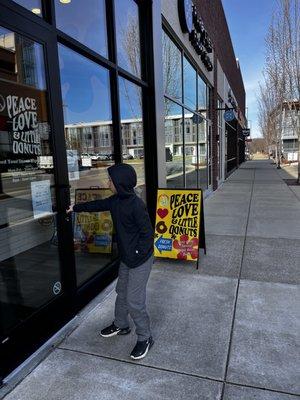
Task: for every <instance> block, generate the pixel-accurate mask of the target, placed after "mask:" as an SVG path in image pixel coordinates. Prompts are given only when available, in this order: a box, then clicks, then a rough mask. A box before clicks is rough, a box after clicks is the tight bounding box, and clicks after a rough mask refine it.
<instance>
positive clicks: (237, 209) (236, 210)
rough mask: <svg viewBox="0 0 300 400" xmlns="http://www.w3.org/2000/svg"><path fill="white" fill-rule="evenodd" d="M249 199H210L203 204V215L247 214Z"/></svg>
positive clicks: (242, 215)
mask: <svg viewBox="0 0 300 400" xmlns="http://www.w3.org/2000/svg"><path fill="white" fill-rule="evenodd" d="M249 204H250V200H246V201H236V200H235V199H233V200H231V201H230V200H225V201H224V200H223V199H212V200H211V201H210V202H209V203H208V204H206V206H205V215H210V216H216V215H220V216H235V215H236V216H241V217H244V216H245V215H247V214H248V210H249Z"/></svg>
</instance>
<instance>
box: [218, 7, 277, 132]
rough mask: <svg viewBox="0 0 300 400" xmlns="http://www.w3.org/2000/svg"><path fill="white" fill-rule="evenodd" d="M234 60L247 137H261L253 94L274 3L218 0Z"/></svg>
mask: <svg viewBox="0 0 300 400" xmlns="http://www.w3.org/2000/svg"><path fill="white" fill-rule="evenodd" d="M222 3H223V7H224V11H225V15H226V19H227V23H228V27H229V31H230V34H231V40H232V43H233V48H234V51H235V56H236V58H238V59H239V62H240V67H241V71H242V75H243V80H244V85H245V90H246V106H247V107H248V120H250V121H251V122H249V125H250V127H251V137H261V133H260V130H259V127H258V123H257V94H258V89H259V82H262V80H263V75H262V70H263V67H264V62H265V37H266V34H267V31H268V27H269V24H270V22H271V18H272V13H273V11H274V10H275V8H276V4H277V0H222Z"/></svg>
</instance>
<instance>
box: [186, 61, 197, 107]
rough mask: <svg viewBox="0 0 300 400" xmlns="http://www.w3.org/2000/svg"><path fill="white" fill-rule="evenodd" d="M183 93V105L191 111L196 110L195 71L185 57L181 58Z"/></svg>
mask: <svg viewBox="0 0 300 400" xmlns="http://www.w3.org/2000/svg"><path fill="white" fill-rule="evenodd" d="M183 93H184V101H183V103H184V104H185V105H186V106H188V107H190V108H191V109H192V110H196V103H197V96H196V70H195V68H194V67H192V65H191V64H190V63H189V62H188V60H187V59H186V58H185V57H184V58H183Z"/></svg>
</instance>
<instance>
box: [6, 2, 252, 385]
mask: <svg viewBox="0 0 300 400" xmlns="http://www.w3.org/2000/svg"><path fill="white" fill-rule="evenodd" d="M82 9H84V13H82ZM79 28H80V29H79ZM245 127H246V118H245V90H244V84H243V79H242V75H241V70H240V66H239V63H238V62H237V60H236V57H235V54H234V51H233V46H232V42H231V38H230V33H229V30H228V26H227V22H226V18H225V15H224V10H223V7H222V2H221V0H193V1H192V0H190V1H186V0H156V1H150V0H149V1H148V0H144V1H140V0H89V1H88V2H86V1H83V0H76V1H75V0H71V1H69V2H63V1H60V0H52V1H48V0H15V1H13V0H1V4H0V211H1V214H0V352H1V357H0V384H1V383H5V382H6V380H7V379H9V378H7V377H9V374H10V373H11V372H12V371H13V370H14V369H15V368H16V367H18V366H19V365H20V364H21V363H22V362H23V361H24V360H26V358H28V357H29V356H30V355H31V354H32V353H33V352H34V351H35V350H37V349H38V348H39V347H40V346H41V345H42V344H43V343H45V341H46V340H47V339H48V338H50V337H51V336H52V335H53V334H55V333H56V332H57V331H58V330H59V329H61V328H62V327H63V326H64V325H65V324H66V323H67V322H68V321H70V320H71V319H72V318H74V317H75V316H76V314H77V313H78V311H79V310H80V309H81V308H82V307H83V306H84V305H86V304H87V303H88V302H89V301H90V300H91V299H93V298H94V297H95V296H96V295H97V294H99V292H100V291H101V290H103V289H104V288H105V287H106V286H107V285H108V284H109V283H110V282H112V281H113V280H114V279H115V277H116V275H117V267H118V251H117V247H116V244H115V237H114V234H113V233H112V232H111V231H110V233H111V236H108V233H107V232H108V231H107V226H109V223H108V221H107V220H106V221H105V223H104V224H101V226H100V228H99V223H98V224H95V223H94V222H93V221H92V222H91V223H90V228H91V230H92V232H91V234H86V233H85V232H83V230H82V229H81V230H80V229H78V225H77V220H76V217H75V216H74V217H70V216H69V215H67V214H66V209H67V208H68V207H69V205H70V203H74V202H76V201H81V200H82V199H88V198H97V197H98V198H101V197H105V196H108V195H109V192H108V191H107V172H106V169H107V167H109V166H110V165H113V164H116V163H120V162H125V163H129V164H131V165H132V166H133V168H134V169H135V170H136V173H137V177H138V185H137V193H138V195H139V196H141V197H142V198H143V199H144V200H145V202H146V203H147V207H148V210H149V213H150V216H151V218H152V221H154V217H155V207H156V191H157V189H158V188H159V187H161V188H162V187H167V188H185V189H188V188H201V189H203V192H204V195H205V196H207V195H209V194H210V193H211V192H212V191H214V190H216V189H217V188H218V186H219V185H221V184H222V182H224V180H225V179H227V177H228V176H229V175H230V174H231V173H232V172H233V171H234V170H235V169H236V168H238V167H239V165H240V164H241V163H242V162H243V161H244V150H245V139H244V136H243V134H242V129H243V128H245ZM106 219H109V216H106ZM87 220H88V218H87ZM96 225H97V226H98V228H97V229H98V230H97V229H96V228H95V226H96ZM103 231H104V232H103ZM108 238H109V240H108ZM104 242H105V243H106V244H105V246H104V245H103V247H105V249H104V248H102V247H101V246H102V245H101V243H104ZM87 244H88V245H87ZM108 244H109V245H108Z"/></svg>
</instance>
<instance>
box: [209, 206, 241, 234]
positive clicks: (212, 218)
mask: <svg viewBox="0 0 300 400" xmlns="http://www.w3.org/2000/svg"><path fill="white" fill-rule="evenodd" d="M204 213H205V232H206V233H207V234H210V235H230V236H245V234H246V226H247V215H244V216H243V217H240V216H236V215H235V216H231V215H228V216H227V215H222V216H219V215H209V214H208V215H207V214H206V212H205V210H204Z"/></svg>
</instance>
